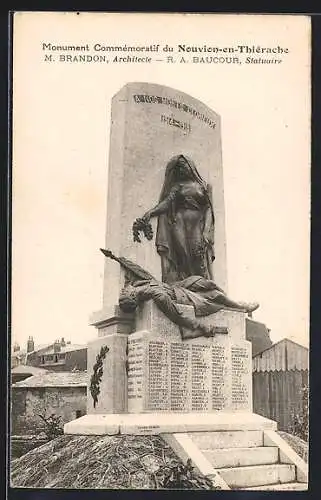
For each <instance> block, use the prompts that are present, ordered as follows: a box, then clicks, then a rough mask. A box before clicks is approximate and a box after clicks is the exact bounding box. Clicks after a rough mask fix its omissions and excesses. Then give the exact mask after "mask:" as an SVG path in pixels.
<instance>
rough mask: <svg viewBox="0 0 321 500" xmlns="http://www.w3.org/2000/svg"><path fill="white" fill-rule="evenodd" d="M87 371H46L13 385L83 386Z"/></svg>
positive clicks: (85, 383)
mask: <svg viewBox="0 0 321 500" xmlns="http://www.w3.org/2000/svg"><path fill="white" fill-rule="evenodd" d="M44 371H45V370H44ZM85 386H87V372H84V371H82V372H47V373H42V374H38V375H33V376H32V377H29V378H27V379H25V380H21V382H17V383H16V384H14V385H13V387H85Z"/></svg>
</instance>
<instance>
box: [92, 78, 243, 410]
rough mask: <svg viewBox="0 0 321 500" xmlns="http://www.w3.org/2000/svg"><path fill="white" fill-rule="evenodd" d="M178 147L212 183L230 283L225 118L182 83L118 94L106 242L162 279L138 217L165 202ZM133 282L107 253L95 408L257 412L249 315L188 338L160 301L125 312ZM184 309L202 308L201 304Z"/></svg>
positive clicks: (140, 86)
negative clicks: (127, 286)
mask: <svg viewBox="0 0 321 500" xmlns="http://www.w3.org/2000/svg"><path fill="white" fill-rule="evenodd" d="M177 154H185V155H187V156H189V157H190V158H191V159H192V160H193V161H194V162H195V164H196V167H197V169H198V171H199V173H200V175H201V176H202V178H203V179H204V180H205V181H206V182H207V183H209V184H211V186H212V192H213V200H212V203H213V209H214V214H215V254H216V259H215V261H214V264H213V277H214V280H215V282H216V283H217V284H218V285H219V286H220V287H221V288H223V289H224V290H225V291H227V271H226V238H225V214H224V190H223V169H222V158H221V126H220V117H219V116H218V115H217V114H216V113H215V112H213V111H212V110H211V109H210V108H208V107H207V106H206V105H205V104H203V103H202V102H200V101H198V100H196V99H194V98H192V97H191V96H189V95H187V94H185V93H183V92H179V91H177V90H175V89H172V88H169V87H165V86H161V85H156V84H150V83H129V84H127V85H125V86H124V87H123V88H122V89H121V90H120V91H119V92H118V93H117V94H116V95H115V96H114V97H113V100H112V112H111V135H110V155H109V171H108V196H107V222H106V242H105V247H106V248H110V249H111V250H112V251H113V252H114V254H116V255H118V256H123V257H126V258H128V259H130V260H132V261H133V262H135V263H137V264H139V265H140V266H141V267H143V268H144V269H146V270H147V271H149V272H150V273H151V274H152V275H153V276H154V277H155V278H156V279H158V280H161V262H160V257H159V255H158V254H157V252H156V248H155V241H154V239H153V240H152V241H148V240H146V239H144V240H143V242H142V243H134V241H133V235H132V224H133V221H134V220H135V219H136V218H137V217H142V215H143V214H144V213H145V212H146V211H147V210H148V209H150V208H151V207H153V206H155V205H156V204H157V203H158V199H159V195H160V190H161V186H162V184H163V181H164V174H165V167H166V165H167V163H168V161H169V160H170V159H171V158H172V157H173V156H175V155H177ZM156 219H157V218H155V219H153V220H152V224H153V230H154V235H155V233H156V224H157V220H156ZM123 280H124V276H123V271H122V269H121V267H120V266H119V264H118V263H117V262H114V261H112V260H110V259H105V270H104V284H103V307H102V310H101V311H98V312H97V313H94V314H93V316H92V318H91V323H92V324H93V325H94V326H96V328H97V329H98V338H97V340H96V341H93V342H91V343H90V344H89V346H88V377H89V389H88V405H87V412H88V413H89V414H107V413H131V414H132V413H140V414H142V413H153V412H156V413H159V412H173V413H176V412H185V413H190V412H201V413H204V412H217V411H235V410H242V411H251V409H252V394H251V345H250V343H249V342H247V341H246V340H245V314H244V313H242V312H236V311H227V310H224V311H219V312H218V313H216V314H212V315H210V316H207V317H206V318H204V321H206V322H212V323H213V324H214V325H215V326H217V327H219V328H221V329H223V330H224V329H225V330H226V331H225V333H220V334H217V335H216V336H215V338H205V337H200V338H198V339H193V340H188V341H184V342H183V341H182V340H181V336H180V332H179V329H178V327H177V326H176V325H174V324H173V323H171V322H170V321H169V320H168V319H167V318H166V317H165V316H164V315H163V313H161V311H159V310H158V309H157V307H156V305H155V304H154V303H153V302H152V301H149V302H147V303H145V304H144V305H143V306H142V308H140V309H139V310H138V311H137V312H136V315H135V317H134V316H133V315H131V314H124V313H122V312H121V310H120V309H119V307H118V306H117V303H118V298H119V294H120V290H121V288H122V286H123ZM184 307H185V308H189V311H187V312H188V314H190V315H192V316H193V315H194V308H193V307H191V306H184ZM135 322H136V326H135ZM226 332H227V333H226ZM127 340H128V342H127ZM104 346H105V347H107V348H108V352H107V354H106V356H105V358H104V359H103V360H102V361H101V363H102V371H101V372H99V367H98V366H97V365H95V363H97V359H99V353H100V352H101V349H102V348H104ZM97 356H98V358H97ZM93 374H94V380H95V384H96V386H97V384H98V386H99V391H100V392H99V394H98V396H97V397H98V402H96V403H95V405H94V404H93V400H92V398H91V392H90V384H91V380H92V376H93ZM97 381H98V382H97Z"/></svg>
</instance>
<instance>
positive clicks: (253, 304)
mask: <svg viewBox="0 0 321 500" xmlns="http://www.w3.org/2000/svg"><path fill="white" fill-rule="evenodd" d="M246 306H247V307H246V312H249V313H251V312H253V311H256V309H258V308H259V307H260V304H259V303H258V302H249V303H248V304H246Z"/></svg>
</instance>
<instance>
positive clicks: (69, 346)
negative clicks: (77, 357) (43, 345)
mask: <svg viewBox="0 0 321 500" xmlns="http://www.w3.org/2000/svg"><path fill="white" fill-rule="evenodd" d="M81 349H87V346H86V345H84V344H66V345H65V347H60V351H58V352H72V351H80V350H81ZM41 354H56V352H55V351H54V347H53V345H50V346H48V349H46V350H45V351H44V352H42V353H41Z"/></svg>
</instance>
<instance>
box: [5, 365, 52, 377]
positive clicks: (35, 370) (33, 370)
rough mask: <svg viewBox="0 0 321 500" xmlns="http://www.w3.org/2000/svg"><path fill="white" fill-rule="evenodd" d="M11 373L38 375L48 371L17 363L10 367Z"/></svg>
mask: <svg viewBox="0 0 321 500" xmlns="http://www.w3.org/2000/svg"><path fill="white" fill-rule="evenodd" d="M11 373H30V374H31V375H39V374H41V373H48V370H44V369H43V368H37V367H36V366H29V365H18V366H16V367H15V368H12V370H11Z"/></svg>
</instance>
